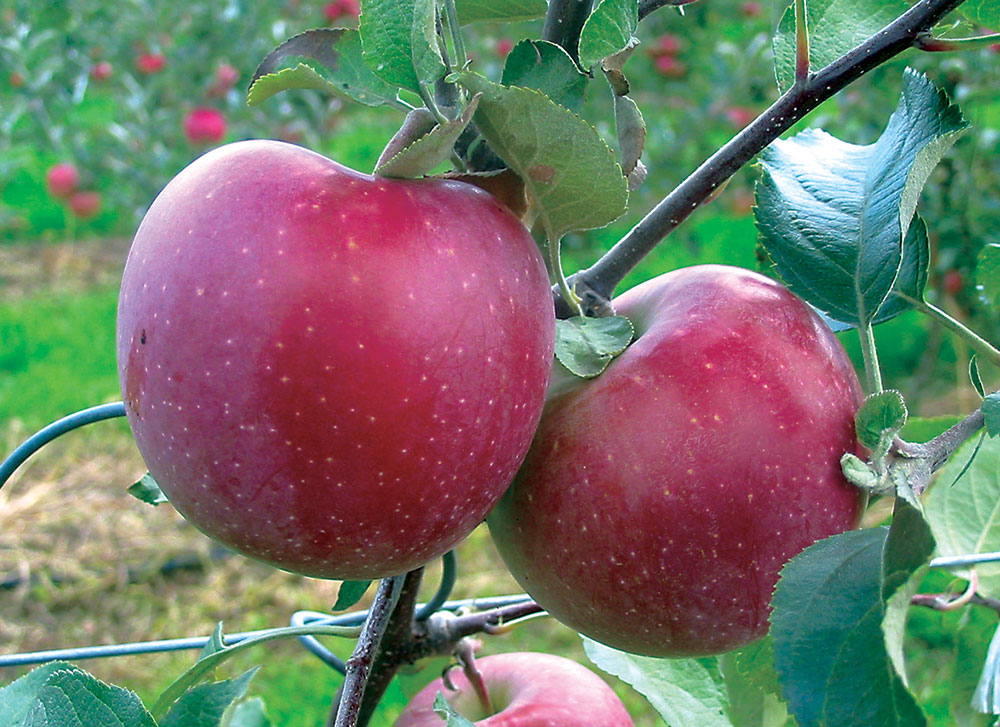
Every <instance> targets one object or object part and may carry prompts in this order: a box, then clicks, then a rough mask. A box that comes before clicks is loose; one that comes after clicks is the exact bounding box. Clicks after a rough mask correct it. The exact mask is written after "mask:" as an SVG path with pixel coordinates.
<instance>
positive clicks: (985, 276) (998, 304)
mask: <svg viewBox="0 0 1000 727" xmlns="http://www.w3.org/2000/svg"><path fill="white" fill-rule="evenodd" d="M976 282H978V283H979V286H980V288H981V289H982V296H983V298H984V299H985V300H986V303H987V304H988V305H990V306H991V307H993V308H1000V244H997V243H994V242H991V243H990V244H988V245H984V246H983V249H982V250H980V251H979V256H978V258H977V261H976Z"/></svg>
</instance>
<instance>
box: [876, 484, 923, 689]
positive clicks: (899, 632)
mask: <svg viewBox="0 0 1000 727" xmlns="http://www.w3.org/2000/svg"><path fill="white" fill-rule="evenodd" d="M933 552H934V538H933V537H932V536H931V530H930V527H929V526H928V525H927V521H926V520H924V517H923V515H922V514H921V513H920V512H919V511H918V510H917V509H916V508H915V507H913V506H912V505H910V504H908V503H907V502H906V501H904V500H902V499H897V500H896V504H895V508H894V510H893V515H892V525H891V526H890V527H889V535H888V538H887V539H886V545H885V555H884V557H883V564H882V598H883V600H885V602H886V607H885V615H884V616H883V617H882V633H883V635H884V637H885V648H886V652H887V653H888V654H889V659H890V660H891V661H892V664H893V667H894V668H895V670H896V674H897V675H898V676H899V677H900V679H902V680H903V684H908V682H907V678H906V666H905V660H904V657H903V635H904V632H905V630H906V617H907V614H908V613H909V611H910V599H911V598H912V597H913V595H914V594H915V593H916V592H917V590H918V589H919V588H920V582H921V581H922V580H923V577H924V575H926V573H927V570H928V568H927V566H926V565H925V564H926V563H927V561H928V560H929V559H930V556H931V553H933Z"/></svg>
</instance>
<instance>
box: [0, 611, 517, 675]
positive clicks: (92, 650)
mask: <svg viewBox="0 0 1000 727" xmlns="http://www.w3.org/2000/svg"><path fill="white" fill-rule="evenodd" d="M528 600H531V597H530V596H529V595H527V594H525V593H521V594H517V595H512V596H493V597H491V598H466V599H462V600H459V601H446V602H445V603H443V604H441V608H440V609H438V610H441V611H457V610H458V609H460V608H470V607H471V608H478V609H490V608H498V607H500V606H507V605H510V604H512V603H521V602H523V601H528ZM424 605H426V604H420V605H419V606H418V607H423V606H424ZM367 617H368V611H367V610H366V611H356V612H353V613H347V614H342V615H339V616H335V615H331V614H328V613H318V612H316V611H299V612H297V613H296V614H294V615H293V616H292V624H293V625H299V626H301V625H310V626H360V625H361V624H362V623H364V621H365V619H366V618H367ZM282 628H284V627H282ZM277 630H278V628H271V629H260V630H258V631H243V632H240V633H235V634H228V635H226V636H225V637H224V639H223V643H225V644H226V645H227V646H229V645H232V644H237V643H239V642H241V641H244V640H245V639H249V638H251V637H254V636H262V635H264V634H269V633H271V632H273V631H277ZM208 641H209V637H207V636H195V637H189V638H181V639H161V640H158V641H137V642H134V643H130V644H109V645H106V646H83V647H77V648H71V649H50V650H48V651H32V652H26V653H22V654H5V655H0V667H5V666H29V665H32V664H44V663H46V662H49V661H60V660H63V661H83V660H85V659H103V658H107V657H113V656H134V655H138V654H155V653H162V652H167V651H183V650H185V649H202V648H204V646H205V644H207V643H208Z"/></svg>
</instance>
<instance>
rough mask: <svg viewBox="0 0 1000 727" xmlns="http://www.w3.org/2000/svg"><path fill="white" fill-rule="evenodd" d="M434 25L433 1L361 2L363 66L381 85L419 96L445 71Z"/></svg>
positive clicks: (373, 0)
mask: <svg viewBox="0 0 1000 727" xmlns="http://www.w3.org/2000/svg"><path fill="white" fill-rule="evenodd" d="M435 22H436V12H435V3H434V0H365V5H364V8H362V13H361V20H360V27H359V28H358V30H359V31H360V33H361V48H362V51H363V58H364V61H365V63H366V64H367V66H368V67H369V68H370V69H371V70H372V72H373V73H374V74H375V75H376V76H378V77H379V78H381V79H383V80H384V81H387V82H388V83H391V84H393V85H396V86H402V87H403V88H405V89H408V90H410V91H413V92H414V93H420V92H421V87H426V86H429V85H431V84H433V83H434V82H435V81H436V80H438V79H439V78H442V77H443V76H444V74H445V71H446V70H447V69H446V68H445V65H444V60H442V58H441V51H440V50H439V48H438V42H437V33H436V29H435Z"/></svg>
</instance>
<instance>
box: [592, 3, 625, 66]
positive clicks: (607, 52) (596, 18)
mask: <svg viewBox="0 0 1000 727" xmlns="http://www.w3.org/2000/svg"><path fill="white" fill-rule="evenodd" d="M638 25H639V4H638V3H637V2H636V0H601V2H600V3H599V4H598V5H597V7H596V8H594V12H592V13H591V14H590V17H589V18H587V22H585V23H584V24H583V30H582V31H581V32H580V65H581V66H583V67H584V68H591V67H593V66H595V65H597V64H598V63H600V62H601V61H602V60H604V59H605V58H607V57H608V56H612V55H614V54H615V53H618V52H619V51H621V50H623V49H625V48H626V47H628V46H629V45H630V44H631V43H632V39H633V37H634V36H635V29H636V28H637V27H638Z"/></svg>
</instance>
